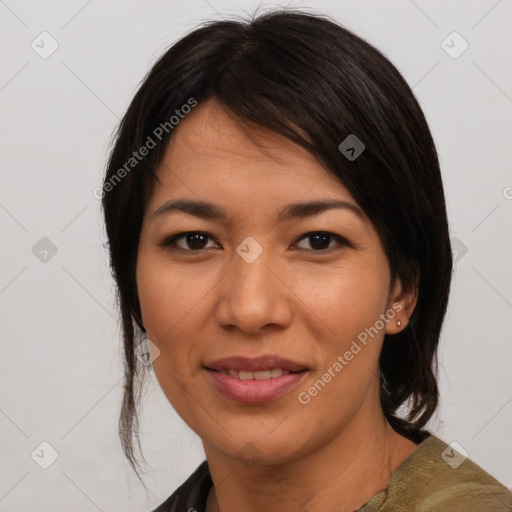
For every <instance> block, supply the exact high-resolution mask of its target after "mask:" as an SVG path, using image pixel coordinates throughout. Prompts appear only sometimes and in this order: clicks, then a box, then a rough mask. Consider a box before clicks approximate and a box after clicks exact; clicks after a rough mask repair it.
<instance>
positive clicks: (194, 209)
mask: <svg viewBox="0 0 512 512" xmlns="http://www.w3.org/2000/svg"><path fill="white" fill-rule="evenodd" d="M333 208H340V209H346V210H349V211H351V212H353V213H355V214H356V215H357V216H358V217H360V218H361V219H363V220H364V218H365V215H364V213H363V211H362V210H361V208H359V207H358V206H356V205H355V204H352V203H349V202H347V201H342V200H339V199H320V200H315V201H308V202H304V203H291V204H288V205H286V206H285V207H284V208H283V210H281V211H280V212H279V214H278V215H277V222H283V221H287V220H291V219H303V218H306V217H311V216H313V215H317V214H319V213H322V212H324V211H327V210H331V209H333ZM173 211H181V212H185V213H188V214H190V215H194V216H195V217H200V218H202V219H211V220H220V221H223V222H226V220H227V218H228V215H227V213H226V212H225V211H224V210H223V209H222V208H220V207H218V206H216V205H214V204H213V203H208V202H205V201H197V200H191V199H171V200H170V201H167V202H166V203H164V204H163V205H162V206H160V207H159V208H157V209H156V210H155V211H154V212H153V213H152V214H151V216H150V218H151V219H154V218H155V217H160V216H162V215H164V214H168V213H170V212H173Z"/></svg>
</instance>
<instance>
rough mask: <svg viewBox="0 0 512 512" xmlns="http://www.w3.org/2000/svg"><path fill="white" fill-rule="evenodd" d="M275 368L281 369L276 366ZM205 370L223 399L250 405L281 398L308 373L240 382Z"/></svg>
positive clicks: (216, 372) (302, 372) (213, 371)
mask: <svg viewBox="0 0 512 512" xmlns="http://www.w3.org/2000/svg"><path fill="white" fill-rule="evenodd" d="M275 368H282V367H280V366H279V365H278V366H276V367H275ZM232 369H235V368H232ZM283 369H284V368H283ZM206 370H207V372H208V374H209V375H210V377H211V379H212V381H213V384H214V385H215V387H216V388H217V390H218V391H219V392H220V393H221V394H222V395H223V396H224V397H226V398H227V399H229V400H232V401H234V402H239V403H251V404H256V403H263V402H270V401H272V400H277V399H278V398H281V397H282V396H284V395H286V394H287V393H289V392H290V391H291V390H292V389H293V388H295V387H297V386H298V385H299V384H300V382H301V381H302V380H303V379H304V378H305V376H306V375H307V374H308V373H309V372H308V370H304V371H300V372H297V373H288V374H286V375H281V376H280V377H276V378H271V379H266V380H241V379H237V378H236V377H231V375H224V374H222V373H219V372H218V371H216V370H212V369H209V368H206Z"/></svg>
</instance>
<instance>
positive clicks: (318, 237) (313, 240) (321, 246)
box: [309, 233, 331, 249]
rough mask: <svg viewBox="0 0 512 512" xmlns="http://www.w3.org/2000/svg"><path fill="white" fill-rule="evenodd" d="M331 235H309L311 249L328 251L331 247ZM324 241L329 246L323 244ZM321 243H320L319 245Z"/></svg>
mask: <svg viewBox="0 0 512 512" xmlns="http://www.w3.org/2000/svg"><path fill="white" fill-rule="evenodd" d="M330 236H331V235H328V234H326V233H319V234H314V235H309V237H310V239H311V240H310V242H311V247H313V249H327V248H328V247H329V239H330ZM322 240H323V241H324V242H325V241H327V244H325V243H322ZM319 241H320V243H318V242H319Z"/></svg>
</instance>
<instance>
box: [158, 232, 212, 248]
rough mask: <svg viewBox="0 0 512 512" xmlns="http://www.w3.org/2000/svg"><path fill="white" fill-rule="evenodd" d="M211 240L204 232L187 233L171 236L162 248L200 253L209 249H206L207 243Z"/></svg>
mask: <svg viewBox="0 0 512 512" xmlns="http://www.w3.org/2000/svg"><path fill="white" fill-rule="evenodd" d="M210 238H211V237H210V235H208V234H207V233H204V232H202V231H187V232H185V233H179V234H177V235H173V236H171V237H170V238H168V239H167V240H165V242H164V243H163V244H162V246H165V247H177V248H178V249H180V250H183V251H189V252H199V251H202V250H203V249H205V248H208V247H206V243H207V241H208V239H210ZM178 241H180V243H177V242H178Z"/></svg>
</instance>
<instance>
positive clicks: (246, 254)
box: [217, 237, 290, 332]
mask: <svg viewBox="0 0 512 512" xmlns="http://www.w3.org/2000/svg"><path fill="white" fill-rule="evenodd" d="M248 238H250V237H248ZM256 244H257V242H256V241H255V240H254V239H252V240H247V239H246V240H245V241H244V242H242V243H241V244H240V245H239V246H238V247H237V250H236V252H237V253H236V254H235V255H234V257H233V265H232V268H231V271H230V272H229V273H228V275H227V276H226V278H227V279H226V280H225V281H224V285H223V287H222V293H221V297H220V298H219V304H218V309H217V320H218V322H219V323H220V324H221V325H224V326H227V325H237V326H238V327H239V328H240V329H242V330H245V331H247V332H256V331H258V330H259V329H261V328H262V327H264V326H265V325H267V324H280V325H283V324H286V323H287V322H288V321H289V319H290V311H289V307H288V304H287V302H288V301H287V298H286V287H283V285H282V284H281V283H280V281H279V279H277V278H276V276H275V275H274V273H275V271H273V270H271V269H272V267H275V266H276V265H275V263H274V262H273V260H272V253H271V251H270V250H269V249H266V250H263V247H261V246H260V245H259V244H257V245H256Z"/></svg>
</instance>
